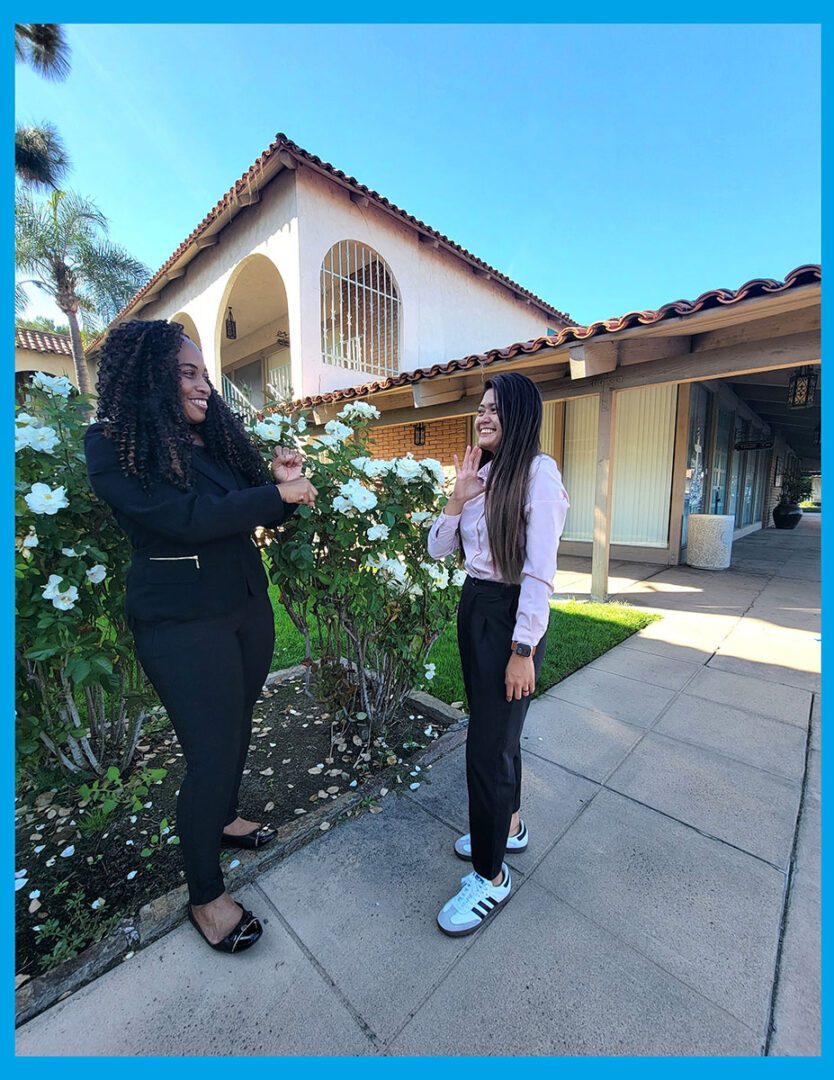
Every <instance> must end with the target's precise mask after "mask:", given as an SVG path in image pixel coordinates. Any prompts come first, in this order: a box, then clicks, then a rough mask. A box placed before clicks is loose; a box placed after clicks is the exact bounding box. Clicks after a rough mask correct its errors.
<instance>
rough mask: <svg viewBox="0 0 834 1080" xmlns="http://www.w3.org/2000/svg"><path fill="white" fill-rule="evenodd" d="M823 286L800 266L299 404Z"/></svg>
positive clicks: (812, 270) (817, 271) (812, 267)
mask: <svg viewBox="0 0 834 1080" xmlns="http://www.w3.org/2000/svg"><path fill="white" fill-rule="evenodd" d="M821 280H822V270H821V268H820V266H819V265H816V264H808V265H805V266H798V267H797V268H796V269H795V270H791V272H790V273H789V274H788V275H787V276H786V277H785V280H784V281H774V280H773V279H771V278H754V279H753V280H752V281H748V282H746V283H745V284H744V285H742V286H741V288H739V289H735V290H730V289H711V290H710V291H709V292H705V293H701V295H700V296H699V297H698V298H697V299H696V300H674V301H672V303H669V304H664V305H663V307H661V308H658V309H657V310H656V311H629V312H628V313H627V314H626V315H620V316H619V317H618V318H615V319H605V320H603V321H602V322H595V323H591V324H590V325H589V326H578V325H573V326H565V327H563V328H562V329H561V330H560V331H559V332H558V333H557V334H551V335H549V336H548V337H540V338H535V339H534V340H533V341H523V342H516V343H515V344H514V345H508V346H507V347H506V348H505V349H490V350H489V352H485V353H477V354H473V355H472V356H464V357H463V358H462V359H460V360H450V361H449V362H448V363H446V364H433V365H432V367H429V368H417V369H416V370H415V371H403V372H401V373H400V374H399V375H395V376H391V377H390V378H387V379H384V380H383V381H382V382H373V383H364V384H363V385H361V386H350V387H346V388H345V389H343V390H334V391H333V392H332V393H329V394H319V395H318V396H317V397H307V398H303V399H301V400H300V401H298V402H297V405H298V406H299V407H303V408H310V407H311V406H315V405H328V404H331V403H333V402H337V401H349V400H351V399H353V398H358V397H365V396H366V395H368V394H376V393H379V392H380V391H382V390H392V389H394V388H395V387H400V386H408V385H410V384H411V383H415V382H419V381H420V380H421V379H434V378H437V377H438V376H440V375H451V374H452V373H453V372H456V371H468V370H470V369H471V368H476V367H477V368H483V367H487V366H489V365H490V364H494V363H496V362H499V361H501V360H514V359H516V357H518V356H531V355H533V354H534V353H538V352H541V351H542V350H543V349H558V348H560V347H561V346H563V345H565V344H571V343H573V342H580V341H587V340H588V339H589V338H592V337H599V336H601V335H603V334H616V333H620V332H622V331H623V330H628V329H630V328H632V327H635V326H652V325H654V324H655V323H659V322H663V320H664V319H672V318H682V317H686V316H687V315H694V314H695V313H696V312H699V311H707V310H708V309H710V308H717V307H728V306H730V305H731V304H738V303H740V302H741V301H742V300H751V299H753V298H755V297H761V296H773V295H775V294H777V293H783V292H787V291H788V290H789V289H795V288H798V287H799V286H801V285H813V284H816V283H818V282H820V281H821Z"/></svg>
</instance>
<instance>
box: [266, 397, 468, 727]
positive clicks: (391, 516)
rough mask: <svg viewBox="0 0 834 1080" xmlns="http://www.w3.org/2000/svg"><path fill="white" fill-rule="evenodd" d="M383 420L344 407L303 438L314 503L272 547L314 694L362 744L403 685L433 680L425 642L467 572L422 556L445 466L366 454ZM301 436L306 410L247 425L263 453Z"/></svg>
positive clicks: (400, 697) (398, 701) (387, 716)
mask: <svg viewBox="0 0 834 1080" xmlns="http://www.w3.org/2000/svg"><path fill="white" fill-rule="evenodd" d="M378 416H379V413H378V411H377V410H376V409H375V408H374V407H373V406H372V405H368V404H367V403H364V402H357V403H351V404H348V405H346V406H345V408H344V409H342V411H341V412H340V413H339V414H338V418H337V419H336V420H331V421H330V422H329V423H328V424H326V425H325V433H324V435H322V436H319V437H317V438H314V439H310V440H308V442H307V444H306V446H304V450H305V452H306V454H307V455H308V466H309V467H308V469H307V472H308V475H309V476H310V479H311V480H312V482H313V484H314V485H315V486H316V488H317V489H318V493H319V494H318V499H317V505H316V508H315V509H311V508H310V507H304V506H301V507H299V508H298V509H297V510H296V513H295V517H296V519H297V520H295V521H294V522H293V523H292V524H291V525H290V526H289V527H288V528H287V529H286V530H285V531H283V532H282V533H279V534H277V535H275V536H273V537H272V539H271V542H269V544H268V546H267V555H268V561H269V564H270V568H271V576H272V578H273V581H274V582H275V583H276V585H277V586H278V589H279V593H280V598H281V601H282V603H283V605H284V607H285V608H286V610H287V612H288V614H289V616H290V618H291V619H292V621H293V623H294V625H295V626H296V627H297V628H298V630H299V631H300V632H301V634H302V635H303V636H304V639H305V643H306V661H305V662H306V663H307V665H308V668H309V667H310V666H312V665H313V662H314V660H315V662H316V667H317V670H318V678H317V688H318V693H319V695H320V697H322V698H323V699H324V700H325V701H326V702H327V703H329V704H330V705H332V706H333V708H334V710H335V711H336V712H337V714H341V716H343V717H344V718H345V719H349V720H351V721H353V722H354V723H356V724H358V725H359V726H360V729H362V730H361V733H362V735H363V737H364V739H365V740H366V741H367V742H368V743H369V742H370V740H371V739H372V738H373V737H374V736H375V735H382V734H384V733H385V731H386V729H387V727H388V725H389V723H390V721H391V719H392V717H393V716H394V715H395V714H396V713H397V711H398V710H399V709H400V708H401V706H402V703H403V701H404V699H405V697H406V695H407V694H408V692H409V691H410V690H412V689H413V688H415V687H416V686H421V685H426V684H427V683H430V681H431V679H432V678H433V676H434V665H432V664H431V663H430V662H429V659H428V658H429V654H430V651H431V647H432V645H433V644H434V642H435V641H436V640H437V638H438V636H439V635H440V633H441V631H442V630H443V628H444V627H445V626H446V625H447V624H448V622H449V620H450V619H451V618H452V615H453V612H454V609H455V607H456V604H457V599H458V595H459V590H458V587H457V586H459V585H460V584H461V583H462V580H463V576H464V575H463V572H462V571H459V570H456V569H455V567H454V566H453V565H450V564H447V565H443V564H441V563H437V562H435V561H433V560H431V559H430V558H429V556H428V554H427V551H426V537H427V530H428V527H429V526H430V524H431V522H432V520H433V518H434V517H435V516H436V515H437V513H438V512H439V510H440V507H441V503H442V495H443V486H444V480H445V477H444V474H443V469H442V466H441V465H440V463H439V462H438V461H435V460H433V459H430V458H427V459H424V460H423V461H417V460H416V459H415V458H414V457H412V456H411V455H410V454H409V455H407V456H405V457H402V458H397V459H393V460H390V461H386V460H375V459H373V458H372V457H371V455H370V451H369V449H368V428H369V425H370V422H371V420H372V419H375V418H377V417H378ZM305 432H306V421H305V420H304V418H303V417H301V416H293V415H291V414H289V413H282V412H275V413H272V414H270V415H268V416H267V417H266V418H265V419H264V420H263V421H261V422H259V423H257V424H256V425H255V426H254V428H253V436H254V438H255V439H256V440H259V441H260V443H261V446H262V448H263V449H264V451H265V453H266V452H269V451H271V447H272V446H274V445H275V444H276V443H278V444H280V445H284V446H297V445H300V443H301V440H302V437H303V435H304V433H305ZM449 562H450V561H449V560H447V563H449ZM314 654H315V656H314Z"/></svg>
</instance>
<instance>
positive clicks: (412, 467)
mask: <svg viewBox="0 0 834 1080" xmlns="http://www.w3.org/2000/svg"><path fill="white" fill-rule="evenodd" d="M394 470H395V472H396V474H397V476H398V477H399V478H400V480H404V481H405V482H406V484H410V483H411V482H412V481H413V480H419V479H420V478H421V474H422V471H423V470H422V469H421V468H420V462H419V461H415V460H414V458H413V457H412V456H411V454H406V456H405V457H401V458H397V459H396V460H395V462H394Z"/></svg>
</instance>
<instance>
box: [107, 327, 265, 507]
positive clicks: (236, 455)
mask: <svg viewBox="0 0 834 1080" xmlns="http://www.w3.org/2000/svg"><path fill="white" fill-rule="evenodd" d="M185 337H186V334H185V332H184V330H183V328H182V326H181V325H180V324H179V323H176V322H167V321H166V320H165V319H151V320H147V321H146V320H144V319H131V320H130V321H128V322H124V323H120V324H119V325H118V326H115V327H114V328H113V329H112V330H111V331H110V334H109V335H108V337H107V340H106V341H105V343H104V346H103V347H102V350H101V354H100V358H99V365H98V380H97V383H96V389H97V391H98V403H97V418H98V419H99V420H100V421H102V422H103V423H104V425H105V434H106V435H107V436H108V437H109V438H112V439H113V441H114V443H115V446H116V452H117V454H118V457H119V463H120V465H121V467H122V469H123V470H124V472H125V473H127V474H128V475H130V476H136V477H138V479H139V481H140V483H141V484H142V487H143V488H145V489H148V488H149V487H150V486H151V485H152V484H153V483H158V482H159V481H167V482H168V483H171V484H173V485H174V486H175V487H177V488H180V489H181V490H183V491H187V490H188V489H189V488H190V487H191V482H192V470H191V459H192V455H193V453H194V440H193V438H192V429H191V425H190V424H189V422H188V420H187V419H186V416H185V413H184V412H183V408H182V399H181V397H180V375H179V368H178V365H177V354H178V352H179V350H180V347H181V345H182V343H183V339H184V338H185ZM199 432H200V436H201V437H202V439H203V442H204V444H205V447H206V450H207V452H208V454H209V455H210V456H211V457H212V458H213V459H214V460H215V461H217V462H221V463H225V464H228V465H232V466H234V467H235V468H236V469H238V470H239V471H240V472H241V473H243V475H244V476H245V477H246V479H247V480H248V481H249V483H250V484H253V485H254V484H264V483H267V482H268V481H269V474H268V472H267V470H266V466H265V465H264V463H263V460H262V458H261V456H260V454H259V453H258V451H257V450H256V449H255V447H254V445H253V444H252V442H251V441H250V440H249V438H248V436H247V435H246V432H245V430H244V427H243V420H242V419H241V418H240V417H239V416H238V415H237V414H236V413H233V412H232V410H231V409H230V408H229V406H228V405H227V404H226V402H225V401H224V400H223V398H222V397H221V396H220V394H218V392H217V391H216V390H215V389H214V388H213V387H212V391H211V396H210V397H209V401H208V411H207V412H206V418H205V420H204V421H203V422H202V423H201V424H200V425H199Z"/></svg>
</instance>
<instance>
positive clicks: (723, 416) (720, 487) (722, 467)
mask: <svg viewBox="0 0 834 1080" xmlns="http://www.w3.org/2000/svg"><path fill="white" fill-rule="evenodd" d="M734 415H735V414H734V413H731V412H729V411H728V410H727V409H722V408H719V410H718V425H717V430H716V434H715V451H714V453H713V462H712V484H711V496H710V501H711V506H710V513H712V514H727V513H729V512H730V511H728V510H727V509H726V506H727V501H728V496H729V476H728V470H727V466H728V465H729V461H730V440H731V439H732V436H733V419H734Z"/></svg>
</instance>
